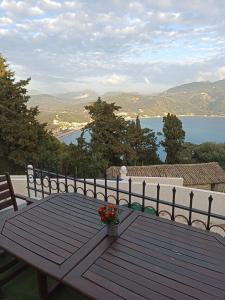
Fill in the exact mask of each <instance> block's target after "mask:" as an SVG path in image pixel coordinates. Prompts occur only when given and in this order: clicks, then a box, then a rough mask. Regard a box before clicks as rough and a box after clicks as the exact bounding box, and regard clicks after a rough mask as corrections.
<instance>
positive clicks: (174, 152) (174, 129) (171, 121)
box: [161, 113, 185, 164]
mask: <svg viewBox="0 0 225 300" xmlns="http://www.w3.org/2000/svg"><path fill="white" fill-rule="evenodd" d="M163 134H164V140H163V141H162V142H161V145H162V146H163V147H164V149H165V152H166V163H169V164H173V163H179V155H180V152H181V150H182V146H183V143H184V139H185V132H184V130H183V128H182V122H181V120H180V119H178V118H177V116H176V115H173V114H169V113H168V114H167V116H165V117H163Z"/></svg>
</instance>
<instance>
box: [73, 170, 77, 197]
mask: <svg viewBox="0 0 225 300" xmlns="http://www.w3.org/2000/svg"><path fill="white" fill-rule="evenodd" d="M73 174H74V175H73V184H74V187H73V188H74V193H76V192H77V180H76V178H77V168H74V170H73Z"/></svg>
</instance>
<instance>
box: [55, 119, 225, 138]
mask: <svg viewBox="0 0 225 300" xmlns="http://www.w3.org/2000/svg"><path fill="white" fill-rule="evenodd" d="M164 116H165V115H157V116H147V115H145V116H140V119H156V118H163V117H164ZM176 116H177V117H203V118H225V115H176ZM135 119H136V118H132V117H128V118H125V120H127V121H129V120H135ZM82 128H83V126H81V127H78V128H76V129H70V130H68V131H66V132H59V133H57V134H54V136H55V137H56V138H57V139H59V140H60V139H62V138H64V137H66V136H70V135H72V134H73V133H75V132H78V131H80V130H82Z"/></svg>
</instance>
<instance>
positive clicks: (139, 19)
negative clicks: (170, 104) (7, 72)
mask: <svg viewBox="0 0 225 300" xmlns="http://www.w3.org/2000/svg"><path fill="white" fill-rule="evenodd" d="M224 15H225V1H221V0H214V1H211V0H207V1H195V0H190V1H189V2H188V5H187V4H186V3H185V2H184V1H178V0H157V1H147V0H146V1H139V0H133V1H132V0H130V1H122V0H109V1H104V0H99V1H92V0H75V1H72V0H65V1H64V0H60V1H59V0H2V1H1V0H0V43H1V53H2V54H3V55H5V56H6V57H7V58H8V59H9V60H10V62H12V63H13V65H15V66H23V69H21V68H18V67H17V68H16V72H17V74H18V77H20V78H21V77H22V76H25V77H29V76H31V77H32V85H33V88H35V84H37V86H38V89H40V86H41V84H43V88H45V89H46V87H48V88H49V92H51V91H52V90H53V91H54V90H55V89H56V88H57V89H64V88H65V89H72V88H73V86H74V88H76V89H77V88H79V85H80V87H82V88H89V87H93V88H95V89H97V90H99V91H101V90H103V89H104V90H107V89H114V88H118V89H121V90H123V89H124V90H137V91H140V92H146V93H151V92H152V91H154V92H155V91H157V90H161V89H164V88H167V87H170V86H175V85H179V84H182V83H184V82H189V81H194V80H217V79H220V78H223V77H224V59H225V21H224ZM149 78H150V79H151V80H150V79H149ZM67 83H68V84H67ZM59 92H60V91H59ZM62 92H63V91H62Z"/></svg>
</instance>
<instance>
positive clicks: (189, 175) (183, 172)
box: [107, 162, 225, 186]
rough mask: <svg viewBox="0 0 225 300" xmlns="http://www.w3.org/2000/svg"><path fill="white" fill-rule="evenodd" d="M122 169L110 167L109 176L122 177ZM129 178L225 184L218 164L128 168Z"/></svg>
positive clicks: (193, 183) (222, 172)
mask: <svg viewBox="0 0 225 300" xmlns="http://www.w3.org/2000/svg"><path fill="white" fill-rule="evenodd" d="M120 168H121V167H110V168H109V169H108V170H107V174H108V176H111V177H116V176H117V175H120ZM127 171H128V173H127V176H140V177H179V178H183V179H184V185H186V186H187V185H202V184H211V183H225V171H224V170H223V168H222V167H221V166H220V165H219V164H218V163H217V162H211V163H201V164H174V165H166V164H165V165H151V166H128V167H127Z"/></svg>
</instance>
